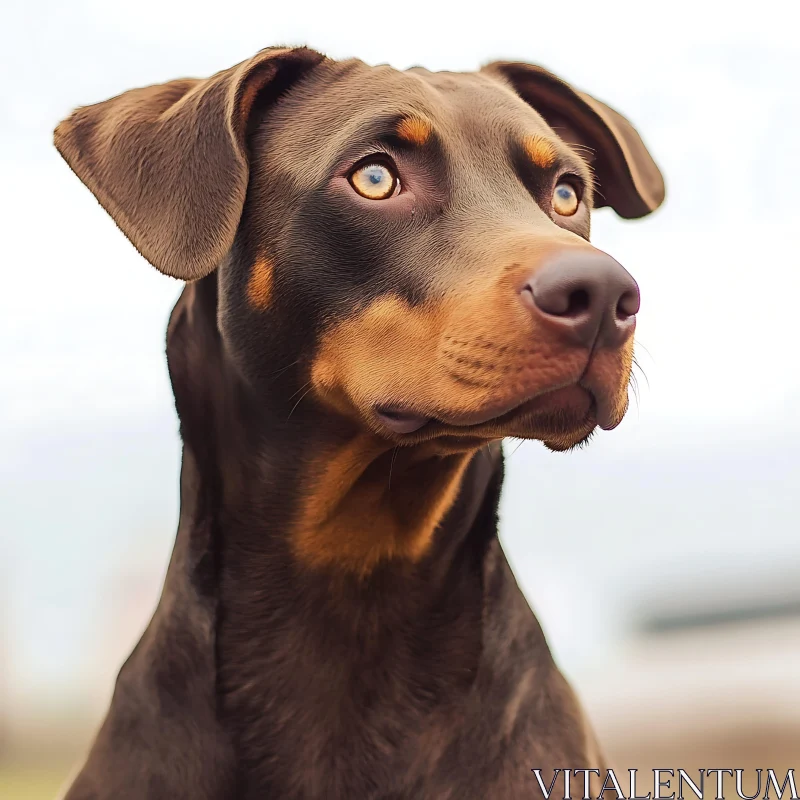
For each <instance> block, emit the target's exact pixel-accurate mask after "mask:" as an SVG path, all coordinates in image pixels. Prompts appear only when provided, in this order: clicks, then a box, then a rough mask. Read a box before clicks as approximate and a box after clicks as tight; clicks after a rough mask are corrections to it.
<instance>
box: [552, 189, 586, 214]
mask: <svg viewBox="0 0 800 800" xmlns="http://www.w3.org/2000/svg"><path fill="white" fill-rule="evenodd" d="M579 205H580V200H579V199H578V193H577V192H576V191H575V189H574V188H573V187H572V186H570V184H568V183H564V182H563V181H562V182H561V183H559V184H558V186H556V188H555V191H554V192H553V209H554V210H555V212H556V214H558V215H559V216H562V217H571V216H572V215H573V214H574V213H575V212H576V211H577V210H578V206H579Z"/></svg>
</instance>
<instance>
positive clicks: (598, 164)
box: [483, 61, 664, 219]
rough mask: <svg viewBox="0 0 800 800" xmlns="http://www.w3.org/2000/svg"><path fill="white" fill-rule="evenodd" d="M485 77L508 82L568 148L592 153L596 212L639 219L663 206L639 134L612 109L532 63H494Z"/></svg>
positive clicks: (657, 176)
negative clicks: (602, 210) (605, 208)
mask: <svg viewBox="0 0 800 800" xmlns="http://www.w3.org/2000/svg"><path fill="white" fill-rule="evenodd" d="M483 72H485V73H488V74H490V75H493V76H495V77H499V78H500V79H501V80H503V81H504V82H506V83H509V84H510V85H511V87H512V88H513V89H514V91H515V92H516V93H517V94H518V95H519V96H520V97H521V98H522V99H523V100H525V102H526V103H528V104H529V105H531V106H532V107H533V108H534V109H535V110H536V111H538V112H539V114H541V115H542V117H543V118H544V120H545V122H547V124H548V125H550V127H551V128H553V130H554V131H555V132H556V133H557V134H558V135H559V136H560V137H561V138H562V139H564V141H566V142H567V143H568V144H574V145H578V146H579V147H581V148H583V147H588V148H589V151H588V152H586V151H583V150H582V149H581V156H582V157H583V158H584V159H585V160H586V161H587V162H589V163H590V164H591V166H592V168H593V169H594V172H595V177H596V180H597V194H596V195H595V203H594V205H595V207H600V206H611V207H612V208H613V209H614V211H616V212H617V214H619V215H620V216H621V217H625V218H626V219H635V218H637V217H643V216H645V215H646V214H649V213H650V212H651V211H655V209H657V208H658V207H659V206H660V205H661V203H662V202H663V200H664V179H663V177H662V176H661V172H660V171H659V169H658V167H657V166H656V164H655V162H654V161H653V158H652V156H651V155H650V153H649V152H648V151H647V148H646V147H645V146H644V143H643V142H642V140H641V138H640V136H639V134H638V133H637V132H636V129H635V128H634V127H633V126H632V125H631V124H630V122H628V120H627V119H625V117H623V116H622V115H621V114H619V113H617V112H616V111H614V109H613V108H609V107H608V106H607V105H605V103H601V102H600V101H599V100H595V98H594V97H591V96H590V95H588V94H585V93H584V92H579V91H577V90H576V89H573V88H572V87H571V86H570V85H569V84H568V83H565V82H564V81H562V80H561V79H560V78H558V77H556V76H555V75H553V74H552V73H550V72H548V71H547V70H545V69H542V67H537V66H534V65H532V64H525V63H521V62H511V61H496V62H494V63H492V64H489V65H487V66H486V67H484V69H483Z"/></svg>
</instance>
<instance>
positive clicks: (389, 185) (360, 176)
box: [350, 162, 400, 200]
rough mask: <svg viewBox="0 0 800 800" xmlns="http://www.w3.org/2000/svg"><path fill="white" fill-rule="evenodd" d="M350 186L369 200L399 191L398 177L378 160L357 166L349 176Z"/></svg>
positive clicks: (387, 196)
mask: <svg viewBox="0 0 800 800" xmlns="http://www.w3.org/2000/svg"><path fill="white" fill-rule="evenodd" d="M350 183H351V185H352V187H353V188H354V189H355V190H356V191H357V192H358V193H359V194H360V195H361V196H362V197H366V198H368V199H369V200H386V199H387V198H389V197H393V196H394V195H396V194H397V193H398V192H399V191H400V179H399V178H398V177H397V175H396V174H395V173H394V172H393V171H392V170H391V169H389V167H387V166H386V164H381V163H379V162H376V163H372V164H365V165H364V166H363V167H359V168H358V169H357V170H356V171H355V172H354V173H353V174H352V175H351V176H350Z"/></svg>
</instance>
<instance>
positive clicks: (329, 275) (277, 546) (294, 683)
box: [55, 48, 664, 800]
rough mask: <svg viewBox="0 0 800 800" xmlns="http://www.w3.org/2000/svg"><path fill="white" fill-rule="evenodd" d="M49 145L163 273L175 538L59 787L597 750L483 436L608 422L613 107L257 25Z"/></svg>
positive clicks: (527, 82)
mask: <svg viewBox="0 0 800 800" xmlns="http://www.w3.org/2000/svg"><path fill="white" fill-rule="evenodd" d="M55 141H56V146H57V147H58V149H59V151H60V152H61V153H62V155H63V156H64V158H65V159H66V160H67V161H68V162H69V164H70V166H71V167H72V169H73V170H74V171H75V172H76V173H77V175H78V177H79V178H80V179H81V180H82V181H83V182H84V183H85V184H86V185H87V186H88V187H89V188H90V189H91V191H92V192H93V193H94V194H95V195H96V197H97V198H98V200H99V201H100V203H101V204H102V205H103V207H104V208H105V209H106V210H107V211H108V212H109V213H110V214H111V216H112V217H113V218H114V219H115V220H116V222H117V224H118V225H119V226H120V228H121V229H122V231H123V232H124V233H125V234H126V236H128V237H129V239H130V240H131V241H132V242H133V244H134V245H135V246H136V247H137V248H138V250H139V251H140V252H141V253H142V255H144V257H145V258H146V259H147V260H148V261H150V262H151V263H152V264H153V265H154V266H156V267H157V268H158V269H159V270H161V271H162V272H164V273H166V274H168V275H171V276H173V277H175V278H179V279H181V280H183V281H186V287H185V289H184V292H183V294H182V296H181V298H180V300H179V301H178V304H177V306H176V307H175V310H174V312H173V315H172V319H171V321H170V325H169V333H168V344H167V355H168V360H169V367H170V374H171V378H172V383H173V388H174V392H175V398H176V405H177V410H178V414H179V416H180V419H181V433H182V436H183V440H184V458H183V469H182V474H181V519H180V527H179V530H178V536H177V541H176V545H175V550H174V554H173V558H172V562H171V565H170V568H169V573H168V576H167V579H166V585H165V587H164V592H163V595H162V598H161V602H160V604H159V607H158V610H157V611H156V613H155V616H154V617H153V620H152V622H151V623H150V626H149V627H148V629H147V630H146V632H145V634H144V636H143V637H142V640H141V642H140V643H139V645H138V646H137V647H136V649H135V650H134V652H133V654H132V655H131V657H130V658H129V659H128V661H127V662H126V664H125V665H124V667H123V668H122V671H121V672H120V676H119V679H118V681H117V686H116V691H115V694H114V699H113V702H112V705H111V709H110V711H109V714H108V716H107V719H106V721H105V723H104V725H103V727H102V729H101V731H100V733H99V735H98V737H97V740H96V742H95V744H94V746H93V748H92V751H91V753H90V755H89V758H88V761H87V763H86V765H85V766H84V767H83V770H82V771H81V772H80V774H79V776H78V777H77V779H76V781H75V782H74V784H73V785H72V787H71V789H70V790H69V791H68V794H67V797H68V798H69V800H106V799H107V800H112V799H113V800H120V799H122V800H124V799H125V798H153V799H154V800H161V799H162V798H163V799H164V800H176V799H177V798H187V800H188V798H191V800H203V799H207V800H212V799H213V800H217V799H218V798H246V799H248V800H250V799H252V800H264V798H281V799H282V800H288V799H289V798H326V800H335V799H336V798H347V799H348V800H365V799H366V798H382V799H383V800H390V798H391V799H392V800H399V799H400V798H414V800H420V799H421V798H431V799H432V800H440V799H443V798H453V800H455V798H459V800H461V798H500V799H501V800H511V799H513V798H523V797H524V798H528V797H534V796H537V795H538V794H539V793H540V792H539V788H538V784H537V782H536V780H535V777H534V775H533V774H532V772H531V769H532V768H534V767H539V768H542V769H543V770H544V771H545V772H544V774H545V775H546V774H547V770H551V769H555V768H562V769H563V768H570V769H587V768H602V767H603V762H602V757H601V755H600V753H599V751H598V749H597V746H596V744H595V742H594V739H593V736H592V733H591V731H590V728H589V726H588V725H587V722H586V720H585V718H584V716H583V715H582V713H581V711H580V708H579V705H578V703H577V701H576V699H575V697H574V696H573V694H572V692H571V690H570V688H569V687H568V685H567V684H566V682H565V681H564V679H563V677H562V676H561V674H560V673H559V671H558V670H557V668H556V667H555V665H554V663H553V660H552V658H551V655H550V653H549V650H548V647H547V644H546V642H545V640H544V637H543V635H542V632H541V630H540V628H539V625H538V624H537V622H536V619H535V618H534V616H533V614H532V613H531V611H530V609H529V608H528V606H527V604H526V602H525V600H524V598H523V596H522V594H521V593H520V591H519V589H518V588H517V585H516V583H515V581H514V577H513V575H512V573H511V571H510V569H509V567H508V564H507V563H506V559H505V557H504V555H503V553H502V550H501V549H500V545H499V543H498V540H497V531H496V509H497V502H498V496H499V492H500V485H501V482H502V469H503V468H502V456H501V451H500V447H499V440H500V439H501V438H503V437H505V436H516V437H523V438H531V439H540V440H542V441H543V442H545V444H547V446H549V447H550V448H552V449H556V450H564V449H567V448H570V447H573V446H575V445H577V444H578V443H580V442H583V441H585V440H586V439H587V438H588V437H589V436H590V434H591V433H592V431H593V430H594V429H595V427H596V426H598V425H599V426H601V427H603V428H612V427H614V426H615V425H617V424H618V423H619V422H620V420H621V419H622V417H623V415H624V413H625V410H626V407H627V386H628V380H629V377H630V366H631V359H632V348H633V330H634V325H635V314H636V313H637V311H638V308H639V293H638V288H637V286H636V283H635V282H634V281H633V279H632V278H631V277H630V276H629V275H628V273H627V272H625V270H624V269H623V268H622V267H620V266H619V265H618V264H617V263H616V262H615V261H614V260H613V259H612V258H610V257H609V256H607V255H605V254H604V253H602V252H600V251H598V250H596V249H595V248H593V247H592V246H591V245H590V244H589V242H588V239H589V214H590V210H591V208H593V207H597V206H600V205H609V206H611V207H613V208H614V209H615V210H616V211H617V213H618V214H620V215H621V216H623V217H640V216H643V215H645V214H647V213H649V212H650V211H652V210H653V209H655V208H656V207H657V206H658V205H659V204H660V203H661V201H662V199H663V196H664V187H663V182H662V180H661V176H660V174H659V171H658V169H657V167H656V166H655V164H654V163H653V161H652V159H651V158H650V156H649V154H648V153H647V151H646V149H645V147H644V145H643V144H642V141H641V140H640V138H639V136H638V135H637V133H636V132H635V131H634V129H633V128H632V127H631V126H630V124H629V123H628V122H627V121H626V120H625V119H624V118H623V117H621V116H620V115H619V114H617V113H616V112H615V111H612V110H611V109H610V108H608V107H607V106H605V105H604V104H603V103H600V102H599V101H597V100H595V99H593V98H591V97H589V96H588V95H586V94H583V93H581V92H578V91H575V90H574V89H572V88H571V87H570V86H569V85H568V84H566V83H564V82H563V81H561V80H559V79H558V78H556V77H555V76H553V75H551V74H550V73H548V72H545V71H544V70H542V69H540V68H538V67H534V66H530V65H527V64H519V63H495V64H491V65H490V66H488V67H486V68H485V69H483V70H482V71H481V72H479V73H476V74H449V73H435V74H434V73H429V72H427V71H425V70H423V69H417V68H415V69H413V70H409V71H408V72H398V71H395V70H394V69H391V68H389V67H387V66H381V67H369V66H367V65H365V64H363V63H361V62H359V61H346V62H335V61H332V60H329V59H327V58H325V57H323V56H322V55H320V54H319V53H316V52H314V51H312V50H308V49H304V48H299V49H288V48H286V49H279V48H274V49H268V50H265V51H262V52H261V53H259V54H258V55H257V56H255V57H254V58H252V59H251V60H249V61H246V62H244V63H242V64H239V65H238V66H236V67H233V68H231V69H229V70H226V71H224V72H221V73H219V74H217V75H215V76H214V77H212V78H209V79H208V80H179V81H173V82H172V83H168V84H165V85H163V86H154V87H150V88H146V89H138V90H134V91H130V92H126V93H125V94H122V95H120V96H119V97H115V98H113V99H111V100H108V101H107V102H104V103H99V104H97V105H94V106H89V107H86V108H81V109H79V110H78V111H76V112H75V113H74V114H73V115H72V116H71V117H69V119H67V120H65V121H64V122H62V123H61V125H59V127H58V128H57V130H56V136H55ZM576 782H577V781H576ZM582 791H583V790H582V782H581V785H580V788H578V787H576V794H578V795H580V794H581V793H582Z"/></svg>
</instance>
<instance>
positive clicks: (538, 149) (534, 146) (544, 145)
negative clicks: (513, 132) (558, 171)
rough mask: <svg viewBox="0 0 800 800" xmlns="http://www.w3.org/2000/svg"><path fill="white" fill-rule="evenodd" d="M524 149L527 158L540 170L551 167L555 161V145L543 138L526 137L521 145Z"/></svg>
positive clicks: (535, 136) (537, 136) (536, 136)
mask: <svg viewBox="0 0 800 800" xmlns="http://www.w3.org/2000/svg"><path fill="white" fill-rule="evenodd" d="M522 146H523V147H524V148H525V153H526V154H527V156H528V158H529V159H530V160H531V161H532V162H533V163H534V164H535V165H536V166H537V167H541V168H542V169H547V168H548V167H552V166H553V164H554V163H555V161H556V155H557V153H556V148H555V145H554V144H553V143H552V142H551V141H550V140H549V139H545V138H544V136H539V135H538V134H535V135H534V136H527V137H526V138H525V140H524V141H523V143H522Z"/></svg>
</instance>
